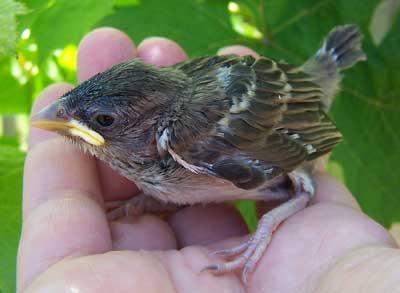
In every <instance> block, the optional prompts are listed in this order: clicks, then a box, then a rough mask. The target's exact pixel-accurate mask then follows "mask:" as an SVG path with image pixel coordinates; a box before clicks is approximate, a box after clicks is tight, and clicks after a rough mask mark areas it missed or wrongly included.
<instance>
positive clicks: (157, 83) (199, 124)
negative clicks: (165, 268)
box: [31, 25, 365, 281]
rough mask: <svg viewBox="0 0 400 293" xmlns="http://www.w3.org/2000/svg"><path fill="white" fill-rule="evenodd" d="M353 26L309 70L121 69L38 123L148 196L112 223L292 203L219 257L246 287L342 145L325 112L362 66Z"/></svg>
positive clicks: (218, 62)
mask: <svg viewBox="0 0 400 293" xmlns="http://www.w3.org/2000/svg"><path fill="white" fill-rule="evenodd" d="M361 40H362V36H361V34H360V32H359V30H358V28H357V27H356V26H355V25H344V26H338V27H336V28H334V29H333V30H332V31H331V32H330V33H329V35H328V36H327V38H326V39H325V40H324V42H323V44H322V47H321V48H320V49H319V50H318V51H317V53H316V54H315V55H314V56H313V57H312V58H311V59H309V60H308V61H307V62H306V63H305V64H304V65H302V66H300V67H296V66H292V65H289V64H287V63H284V62H277V61H273V60H271V59H269V58H266V57H260V58H259V59H255V58H253V57H251V56H245V57H238V56H211V57H200V58H195V59H191V60H188V61H185V62H182V63H179V64H176V65H174V66H170V67H165V68H155V67H153V66H151V65H148V64H144V63H142V62H141V61H139V60H132V61H128V62H124V63H121V64H118V65H115V66H113V67H112V68H110V69H108V70H106V71H105V72H103V73H100V74H97V75H96V76H94V77H92V78H91V79H89V80H87V81H85V82H83V83H82V84H80V85H79V86H77V87H76V88H75V89H73V90H71V91H70V92H68V93H66V94H64V95H63V96H62V97H60V98H59V99H58V100H57V101H55V102H54V103H53V104H51V105H49V106H48V107H47V108H45V109H43V110H42V111H41V112H40V113H38V114H37V115H35V116H34V117H33V118H32V120H31V124H32V126H35V127H39V128H43V129H47V130H51V131H56V132H58V133H60V134H61V135H63V136H65V137H67V138H68V139H69V140H70V141H72V142H73V143H76V144H77V145H79V146H80V147H82V148H83V149H84V150H87V151H89V152H90V153H91V154H93V155H94V156H96V157H98V158H100V159H101V160H103V161H105V162H107V163H108V164H109V165H110V166H111V167H112V168H113V169H115V170H117V171H118V172H119V173H120V174H122V175H123V176H125V177H127V178H128V179H130V180H132V181H134V182H135V183H136V184H137V185H138V186H139V187H140V189H141V190H142V193H141V194H140V195H139V196H136V197H134V198H133V199H131V200H128V201H127V202H121V203H119V202H117V203H113V204H112V205H113V208H114V209H113V210H111V211H110V213H109V218H110V219H115V218H118V217H121V216H124V214H125V213H137V212H158V211H162V210H164V209H170V208H173V207H175V206H180V205H190V204H196V203H209V202H222V201H232V200H237V199H251V200H259V201H270V200H279V201H281V202H283V203H282V204H280V205H279V206H278V207H276V208H275V209H273V210H271V211H269V212H268V213H266V214H265V215H264V216H262V218H261V219H260V220H259V223H258V227H257V230H256V232H255V233H254V234H253V235H251V237H250V238H249V240H247V241H245V242H244V243H243V244H241V245H239V246H237V247H233V248H231V249H226V250H222V251H219V252H217V253H218V254H220V255H222V256H227V257H230V259H231V260H230V261H227V262H220V263H216V264H211V265H210V266H208V267H207V268H205V269H208V270H212V271H214V272H217V273H224V272H228V271H232V270H236V269H242V278H243V280H244V281H246V280H247V276H248V273H249V272H251V271H252V270H253V269H254V267H255V265H256V264H257V262H258V260H259V259H260V258H261V256H262V254H263V252H264V251H265V249H266V248H267V246H268V244H269V242H270V239H271V236H272V232H273V231H274V230H275V229H276V228H277V226H278V225H279V224H280V223H281V222H282V221H284V220H285V219H287V218H288V217H290V216H291V215H293V214H295V213H296V212H298V211H300V210H302V209H304V208H305V207H306V206H307V204H308V203H309V202H310V200H311V199H312V197H313V195H314V192H315V188H314V184H313V180H312V176H311V172H312V166H313V162H314V161H315V159H317V158H318V157H320V156H322V155H324V154H326V153H328V152H330V151H331V150H332V148H333V147H334V146H335V145H336V144H338V143H339V142H340V140H341V135H340V133H339V131H338V130H337V128H336V127H335V125H334V124H333V123H332V121H331V120H330V119H329V118H328V116H327V114H326V111H327V110H328V108H329V105H330V103H331V100H332V98H333V96H334V95H335V93H336V92H337V91H338V89H339V83H340V80H341V75H340V71H341V70H342V69H345V68H348V67H351V66H352V65H354V64H355V63H356V62H357V61H359V60H364V59H365V54H364V53H363V52H362V50H361Z"/></svg>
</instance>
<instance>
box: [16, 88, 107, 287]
mask: <svg viewBox="0 0 400 293" xmlns="http://www.w3.org/2000/svg"><path fill="white" fill-rule="evenodd" d="M68 89H70V86H68V85H60V84H58V85H54V86H50V87H48V88H47V89H46V90H44V92H43V93H42V95H41V96H40V97H39V99H38V102H37V103H36V106H35V107H34V111H38V110H40V108H41V107H44V106H45V105H47V104H48V103H50V102H51V101H53V100H55V99H57V98H58V97H59V96H60V95H61V94H62V93H64V92H65V91H66V90H68ZM30 144H31V147H30V150H29V152H28V154H27V157H26V161H25V170H24V192H23V193H24V194H23V225H22V233H21V239H20V244H19V251H18V274H17V281H18V282H17V284H18V288H19V289H20V290H21V291H22V289H23V288H24V287H25V286H26V285H27V284H29V283H30V282H31V281H32V280H33V279H35V278H36V277H37V276H38V275H39V274H40V273H42V272H43V271H45V270H47V269H48V268H49V267H50V266H51V265H52V264H54V263H56V262H58V261H59V260H60V259H63V258H65V257H67V256H73V255H82V254H83V255H88V254H96V253H101V252H105V251H108V250H110V249H111V246H112V245H111V237H110V231H109V226H108V223H107V220H106V217H105V214H104V211H103V209H102V207H101V204H100V203H101V200H102V195H101V190H100V187H99V181H98V175H97V169H96V162H95V160H94V159H93V158H91V157H89V156H87V155H85V154H83V153H82V152H81V151H80V150H79V149H77V147H76V146H74V145H72V144H67V143H65V142H64V141H63V139H62V138H59V137H56V138H54V137H49V136H48V135H45V133H44V132H37V131H36V130H32V132H31V135H30Z"/></svg>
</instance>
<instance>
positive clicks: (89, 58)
mask: <svg viewBox="0 0 400 293" xmlns="http://www.w3.org/2000/svg"><path fill="white" fill-rule="evenodd" d="M136 55H137V52H136V48H135V45H134V44H133V42H132V40H131V39H130V38H129V37H128V36H127V35H126V34H124V33H123V32H121V31H119V30H117V29H114V28H99V29H96V30H94V31H92V32H90V33H89V34H87V35H86V36H85V37H84V38H83V39H82V41H81V42H80V43H79V49H78V80H79V82H82V81H84V80H86V79H89V78H90V77H92V76H93V75H95V74H97V73H99V72H102V71H104V70H106V69H108V68H110V67H111V66H112V65H114V64H118V63H121V62H123V61H128V60H130V59H132V58H134V57H136Z"/></svg>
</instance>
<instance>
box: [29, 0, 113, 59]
mask: <svg viewBox="0 0 400 293" xmlns="http://www.w3.org/2000/svg"><path fill="white" fill-rule="evenodd" d="M111 12H112V1H111V0H103V1H96V0H80V1H69V0H58V1H54V4H53V5H50V6H49V7H47V8H46V9H44V10H43V11H41V12H40V13H39V14H38V15H37V17H36V18H35V21H34V22H33V25H32V37H33V38H34V39H35V40H36V42H37V44H38V47H39V51H38V52H39V63H40V64H41V63H42V62H43V61H44V60H45V59H46V58H47V57H48V56H49V55H50V53H51V52H52V51H53V50H55V49H60V48H64V47H65V46H66V45H68V44H70V43H78V42H79V40H80V39H81V38H82V37H83V35H84V34H85V33H87V32H88V31H89V30H90V29H91V28H92V27H93V25H94V24H95V23H97V22H98V21H99V20H100V19H102V18H103V17H104V16H106V15H108V14H110V13H111Z"/></svg>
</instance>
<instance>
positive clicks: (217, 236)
mask: <svg viewBox="0 0 400 293" xmlns="http://www.w3.org/2000/svg"><path fill="white" fill-rule="evenodd" d="M169 224H170V225H171V227H172V229H173V230H174V232H175V235H176V238H177V240H178V245H179V247H185V246H189V245H206V244H210V243H214V242H217V241H220V240H224V239H227V238H231V237H237V236H243V235H246V234H247V233H248V230H247V227H246V224H245V222H244V221H243V219H242V217H241V216H240V214H239V212H238V211H237V210H236V209H235V208H234V207H232V206H229V205H222V204H219V205H207V206H192V207H187V208H184V209H182V210H180V211H178V212H176V213H175V214H174V215H173V216H171V218H170V220H169Z"/></svg>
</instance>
